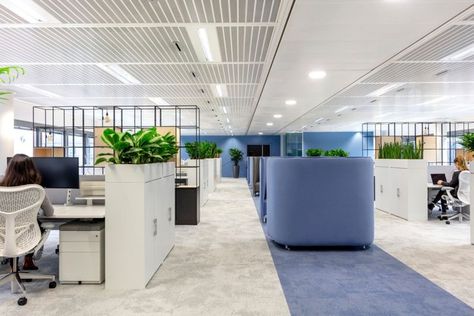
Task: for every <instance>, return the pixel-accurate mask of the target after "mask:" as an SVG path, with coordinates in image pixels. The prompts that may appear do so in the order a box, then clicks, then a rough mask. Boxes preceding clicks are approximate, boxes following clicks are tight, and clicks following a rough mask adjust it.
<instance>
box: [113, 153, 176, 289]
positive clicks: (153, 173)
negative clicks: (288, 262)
mask: <svg viewBox="0 0 474 316" xmlns="http://www.w3.org/2000/svg"><path fill="white" fill-rule="evenodd" d="M174 178H175V177H174V163H173V162H171V163H169V162H168V163H156V164H145V165H109V166H107V167H106V171H105V182H106V184H105V196H106V205H105V212H106V216H105V244H106V247H105V249H106V251H105V287H106V288H107V289H143V288H145V287H146V285H147V283H148V281H149V280H150V279H151V277H152V276H153V274H154V273H155V272H156V270H157V269H158V268H159V266H160V265H161V264H162V263H163V261H164V259H165V258H166V256H167V255H168V253H169V252H170V251H171V249H172V248H173V246H174V238H175V233H174V226H175V222H174V215H175V211H174V208H175V201H174V199H175V192H174V191H175V184H174Z"/></svg>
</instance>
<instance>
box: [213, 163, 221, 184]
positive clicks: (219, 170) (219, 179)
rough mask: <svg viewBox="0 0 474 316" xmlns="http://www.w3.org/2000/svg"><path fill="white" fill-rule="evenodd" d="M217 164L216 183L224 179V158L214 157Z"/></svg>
mask: <svg viewBox="0 0 474 316" xmlns="http://www.w3.org/2000/svg"><path fill="white" fill-rule="evenodd" d="M214 163H215V165H216V183H220V182H221V180H222V158H220V157H219V158H216V159H214Z"/></svg>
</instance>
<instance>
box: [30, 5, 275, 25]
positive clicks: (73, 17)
mask: <svg viewBox="0 0 474 316" xmlns="http://www.w3.org/2000/svg"><path fill="white" fill-rule="evenodd" d="M37 2H38V3H39V4H40V5H41V6H42V7H44V8H45V9H46V10H47V11H48V12H50V13H51V14H52V15H53V16H55V17H56V18H57V19H59V20H60V21H61V22H63V23H222V22H223V23H236V22H263V23H265V22H275V21H276V19H277V14H278V8H279V6H280V0H205V1H202V0H153V1H152V0H121V1H117V0H114V1H110V0H68V1H60V0H37Z"/></svg>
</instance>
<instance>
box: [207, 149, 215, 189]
mask: <svg viewBox="0 0 474 316" xmlns="http://www.w3.org/2000/svg"><path fill="white" fill-rule="evenodd" d="M206 161H207V181H208V192H207V193H208V194H209V193H212V192H214V191H215V189H216V163H215V158H210V159H206Z"/></svg>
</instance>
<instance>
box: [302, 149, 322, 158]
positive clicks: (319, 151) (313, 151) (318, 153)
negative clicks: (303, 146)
mask: <svg viewBox="0 0 474 316" xmlns="http://www.w3.org/2000/svg"><path fill="white" fill-rule="evenodd" d="M323 154H324V150H322V149H321V148H309V149H308V150H306V156H308V157H320V156H322V155H323Z"/></svg>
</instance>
